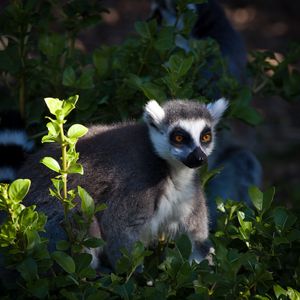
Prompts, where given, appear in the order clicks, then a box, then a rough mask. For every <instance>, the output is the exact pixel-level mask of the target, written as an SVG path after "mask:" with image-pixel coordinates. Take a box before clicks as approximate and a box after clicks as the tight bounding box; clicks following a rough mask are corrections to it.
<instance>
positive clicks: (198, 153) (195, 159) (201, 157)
mask: <svg viewBox="0 0 300 300" xmlns="http://www.w3.org/2000/svg"><path fill="white" fill-rule="evenodd" d="M206 161H207V156H206V154H205V153H204V152H203V151H202V150H201V149H200V147H196V148H195V149H194V150H193V152H191V153H190V154H189V155H188V157H187V158H186V160H185V161H184V162H183V163H184V164H185V165H186V166H187V167H189V168H198V167H200V166H201V165H203V164H204V163H205V162H206Z"/></svg>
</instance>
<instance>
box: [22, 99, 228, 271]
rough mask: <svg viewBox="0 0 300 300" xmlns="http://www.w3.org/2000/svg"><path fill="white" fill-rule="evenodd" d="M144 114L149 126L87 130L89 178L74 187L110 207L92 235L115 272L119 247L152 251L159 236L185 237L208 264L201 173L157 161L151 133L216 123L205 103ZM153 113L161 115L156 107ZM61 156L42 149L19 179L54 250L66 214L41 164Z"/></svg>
mask: <svg viewBox="0 0 300 300" xmlns="http://www.w3.org/2000/svg"><path fill="white" fill-rule="evenodd" d="M153 103H154V102H153ZM156 104H157V103H156ZM146 108H147V107H146ZM146 108H145V115H144V116H145V120H146V122H147V124H144V123H142V124H140V123H121V124H116V125H112V126H102V125H98V126H92V127H90V128H89V132H88V134H87V135H86V136H85V137H84V138H82V139H81V140H80V141H79V143H78V148H77V149H78V152H79V153H80V162H81V163H82V164H83V167H84V170H85V174H84V176H79V175H73V176H69V181H68V182H69V188H73V187H76V186H77V185H80V186H82V187H84V188H85V189H87V191H88V192H89V193H90V194H91V195H92V197H93V198H94V200H95V202H96V203H99V202H100V203H106V204H107V206H108V208H107V209H106V210H104V211H103V212H100V213H99V214H98V215H97V216H96V217H97V220H96V222H94V224H93V228H94V229H92V230H91V233H92V234H96V235H98V236H99V235H101V236H102V238H103V239H104V240H105V241H106V246H105V248H104V249H103V251H104V254H105V255H106V257H107V259H108V263H109V264H110V265H111V266H115V263H116V261H117V259H118V258H119V257H120V248H121V247H126V248H127V249H129V250H130V249H131V247H132V245H133V243H134V242H135V241H137V240H142V241H143V242H144V243H145V244H146V245H149V244H151V243H152V242H155V240H156V239H157V238H158V235H159V234H160V233H161V232H166V233H167V234H169V235H171V236H173V235H174V234H178V233H180V232H185V233H187V234H188V235H189V236H190V238H191V240H192V242H193V256H192V257H202V258H203V257H204V256H205V254H206V252H207V251H206V250H205V249H208V247H207V238H208V214H207V208H206V203H205V197H204V194H203V191H202V190H201V188H200V185H199V178H198V172H197V171H196V169H191V168H188V167H186V166H185V165H184V164H182V163H178V165H176V166H174V164H172V163H170V161H169V160H168V159H166V158H164V157H163V158H162V157H160V156H159V155H158V154H157V151H155V148H154V146H155V145H153V143H154V142H155V141H153V140H152V139H151V135H150V131H151V130H154V131H158V134H161V135H162V136H163V135H165V134H167V132H168V131H167V126H166V124H169V126H170V125H171V124H172V122H174V121H175V120H180V117H181V118H182V119H186V118H198V119H202V118H204V119H205V120H206V119H207V120H211V119H212V117H211V115H210V113H209V111H208V109H207V108H206V107H205V106H204V105H203V104H197V103H196V102H190V101H188V102H182V101H170V102H168V103H167V104H166V105H165V106H163V111H162V110H160V111H159V113H158V115H157V116H154V115H151V114H152V113H153V112H147V109H146ZM156 108H157V109H158V110H159V109H161V107H160V106H159V105H157V106H156ZM224 110H225V107H224ZM155 117H158V118H157V119H156V122H159V120H161V121H162V123H163V124H164V126H163V127H160V128H157V127H154V128H153V127H152V125H151V124H150V123H149V122H151V121H153V118H155ZM162 131H163V132H162ZM58 150H59V149H57V148H55V147H52V146H46V147H44V148H43V149H42V150H41V151H39V152H38V153H36V154H35V155H32V156H31V157H30V159H29V161H27V163H26V166H24V167H23V169H22V170H21V171H20V173H19V174H18V176H19V177H21V178H29V179H31V181H32V188H31V192H30V195H29V197H28V199H29V200H28V201H27V204H33V203H35V204H37V207H38V209H39V210H41V211H44V212H45V213H46V214H47V216H48V223H47V227H46V229H47V233H46V235H47V237H48V238H49V239H50V246H51V247H52V248H54V243H55V241H57V240H59V239H61V238H64V236H65V235H64V231H63V230H62V228H61V226H60V225H59V224H60V223H61V221H62V219H63V210H62V207H61V206H60V204H58V203H57V200H55V199H53V198H51V197H50V196H49V192H48V188H49V186H50V179H49V178H50V177H53V176H54V174H53V173H52V174H51V173H50V172H51V171H48V170H47V169H46V168H45V167H43V166H42V165H40V164H38V161H39V160H40V159H41V158H42V157H44V156H49V154H50V155H51V156H54V157H57V158H58V157H60V153H59V151H58ZM97 225H98V227H97ZM95 228H96V229H95ZM201 245H203V247H202V246H201ZM197 253H198V255H197ZM95 261H96V259H94V262H95Z"/></svg>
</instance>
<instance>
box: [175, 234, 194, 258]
mask: <svg viewBox="0 0 300 300" xmlns="http://www.w3.org/2000/svg"><path fill="white" fill-rule="evenodd" d="M176 247H177V249H178V250H179V252H180V253H181V255H182V257H183V258H184V259H189V257H190V255H191V253H192V243H191V241H190V239H189V237H188V236H187V235H185V234H183V235H181V236H180V237H179V238H178V239H177V240H176Z"/></svg>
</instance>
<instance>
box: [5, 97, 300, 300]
mask: <svg viewBox="0 0 300 300" xmlns="http://www.w3.org/2000/svg"><path fill="white" fill-rule="evenodd" d="M77 99H78V96H73V97H70V98H68V99H67V100H63V101H61V100H59V99H55V98H46V99H45V101H46V103H47V106H48V108H49V110H50V112H51V113H52V115H54V116H55V117H56V119H52V118H49V119H50V122H49V123H48V124H47V128H48V130H49V132H48V134H47V135H45V136H44V137H43V141H44V142H58V143H59V144H60V145H61V149H62V157H61V164H60V163H59V162H58V161H57V160H55V158H49V157H48V159H46V160H45V159H43V160H42V163H44V164H45V165H46V166H47V167H48V168H50V169H52V170H54V171H56V172H57V173H59V175H58V176H57V177H56V178H54V179H52V182H53V185H54V189H51V190H50V193H51V195H52V196H54V197H55V198H57V199H58V200H59V201H61V202H62V203H63V205H64V206H65V217H66V224H65V229H66V232H67V233H68V240H66V241H58V242H57V250H56V251H54V252H52V253H49V252H48V250H47V248H46V240H45V239H44V238H41V237H40V236H39V232H40V231H43V230H44V225H45V222H46V217H45V215H43V214H42V213H40V212H38V211H36V210H35V207H34V206H31V207H25V206H24V205H23V204H22V200H23V199H24V197H25V196H26V194H27V192H28V190H29V187H30V181H29V180H27V179H18V180H16V181H14V182H13V183H12V184H10V185H8V184H1V185H0V210H1V211H3V212H5V213H6V219H5V221H4V222H3V223H2V225H1V230H0V245H1V247H0V253H1V255H3V258H4V259H3V261H2V263H1V268H2V269H0V270H1V273H0V275H1V276H0V277H1V278H2V279H3V278H6V280H5V281H2V283H1V284H2V287H1V288H2V289H1V291H2V293H3V296H4V299H10V298H11V297H12V295H14V297H17V299H29V298H30V299H32V298H37V299H89V300H91V299H199V298H201V299H208V298H213V299H227V298H232V299H291V300H294V299H299V296H300V293H299V291H297V287H298V286H299V278H300V259H299V255H298V253H299V251H300V226H299V222H297V221H298V220H297V217H296V216H295V215H294V214H293V213H292V212H290V211H288V210H287V209H286V208H283V207H278V206H277V207H274V206H273V198H274V192H275V191H274V188H270V189H268V190H267V191H266V192H264V193H262V192H261V191H260V190H259V189H258V188H256V187H252V188H250V190H249V195H250V197H251V199H252V203H253V207H252V208H249V207H247V206H246V205H245V204H244V203H239V202H233V201H231V200H228V201H226V202H225V203H224V202H223V201H222V200H221V199H219V200H218V209H219V211H220V216H219V219H218V227H217V230H216V232H215V233H214V234H213V235H212V236H211V240H212V241H213V244H214V248H215V255H214V256H213V265H209V263H208V261H207V260H204V261H203V262H201V263H200V264H197V263H196V262H194V261H193V262H189V256H190V254H191V250H192V246H191V242H190V240H189V238H188V237H187V236H185V235H183V236H180V237H178V238H177V240H176V241H175V243H173V242H172V243H169V244H166V243H162V242H161V243H159V244H158V246H157V248H156V249H151V250H149V249H145V248H144V246H143V244H142V243H141V242H138V243H136V244H135V245H134V247H133V250H132V252H131V253H129V252H128V251H127V250H126V249H123V250H122V254H123V255H122V257H121V258H120V260H119V261H118V263H117V266H116V270H115V273H114V272H111V273H102V272H99V271H96V270H93V269H92V268H91V266H90V264H91V261H92V256H91V255H90V254H88V253H85V252H84V251H83V250H84V247H87V248H90V247H92V248H94V247H99V246H103V242H102V241H101V240H97V239H95V238H89V237H88V235H87V229H88V226H89V224H90V222H91V220H92V218H93V217H94V214H95V212H96V211H98V210H101V209H103V206H98V207H97V206H96V207H95V205H94V202H93V199H92V198H91V197H90V196H89V194H88V193H87V192H86V191H85V190H84V189H83V188H81V187H78V191H77V193H78V195H79V197H80V199H81V214H80V215H78V214H76V213H73V214H70V212H72V211H73V210H74V206H75V205H76V202H73V200H74V198H75V195H76V194H77V193H76V191H75V190H71V191H68V189H67V183H66V181H65V179H64V177H63V176H64V175H66V176H67V175H70V174H72V173H79V174H81V173H82V172H83V170H82V168H80V167H79V166H78V163H77V159H78V158H79V154H78V153H77V152H76V150H75V144H76V142H77V140H78V138H79V137H81V136H83V135H84V134H85V133H86V128H85V127H83V126H82V125H79V124H76V125H73V126H71V127H70V128H69V130H68V133H67V135H65V133H64V129H63V127H62V125H63V124H65V122H66V120H65V116H66V115H68V114H69V113H70V111H71V110H72V109H73V108H74V107H75V105H76V102H77ZM64 147H65V148H66V149H65V150H64ZM64 151H65V154H64ZM74 165H76V166H77V167H76V168H75V169H76V170H80V172H77V171H76V172H73V169H74ZM62 166H63V167H62ZM72 176H78V175H72ZM62 191H63V192H62ZM65 191H66V193H65ZM70 219H73V220H74V221H75V224H77V227H78V228H79V231H78V232H77V234H76V237H75V236H74V235H72V232H71V230H70V227H68V226H70V224H68V221H69V220H70ZM82 225H84V226H82ZM78 237H79V238H78ZM4 267H5V268H6V270H7V271H5V270H4V269H3V268H4ZM8 270H11V272H13V271H12V270H15V271H14V272H15V274H13V275H14V280H7V278H10V276H12V274H11V273H10V272H8ZM5 272H6V273H5ZM3 274H5V275H3Z"/></svg>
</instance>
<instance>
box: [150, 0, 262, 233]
mask: <svg viewBox="0 0 300 300" xmlns="http://www.w3.org/2000/svg"><path fill="white" fill-rule="evenodd" d="M188 8H189V9H191V10H193V11H195V12H196V14H197V20H196V23H195V25H194V27H193V29H192V32H191V34H190V39H206V38H212V39H214V40H215V41H216V42H217V43H218V45H219V47H220V51H221V53H222V56H223V58H224V59H225V60H226V61H227V63H228V69H229V72H230V73H231V75H232V76H234V77H235V78H236V79H237V80H238V81H239V82H240V83H246V81H247V78H246V63H247V52H246V49H245V45H244V42H243V40H242V38H241V36H240V35H239V33H238V32H237V31H236V30H235V29H234V28H233V27H232V25H231V23H230V21H229V20H228V19H227V17H226V15H225V12H224V10H223V8H222V7H221V5H220V4H219V2H218V1H217V0H208V1H207V2H206V3H203V4H188ZM151 14H152V16H151V17H152V18H156V19H157V20H158V23H162V22H165V23H166V24H168V25H175V24H177V26H179V27H180V26H182V24H181V20H179V22H178V20H177V22H176V1H174V0H153V1H152V13H151ZM188 42H189V41H188V40H186V39H184V38H183V37H181V36H177V38H176V44H177V46H178V47H181V48H183V49H184V50H185V51H186V52H188V51H189V44H188ZM204 76H210V74H209V73H207V74H204ZM212 84H214V83H213V82H212ZM215 97H220V95H219V94H218V92H216V95H215ZM208 166H209V169H215V168H221V172H220V174H217V175H216V176H215V177H214V178H213V179H211V180H210V181H209V183H208V186H207V188H206V194H207V197H208V206H209V213H210V220H211V221H210V228H211V229H214V228H215V226H216V220H217V208H216V202H215V200H216V198H217V197H221V198H222V199H223V200H225V201H226V200H227V199H232V200H236V201H244V202H246V203H247V204H248V205H251V201H250V198H249V195H248V188H249V186H251V185H256V186H260V185H261V181H262V168H261V165H260V163H259V161H258V160H257V158H256V157H255V155H254V154H253V153H252V152H251V151H250V150H249V149H245V148H244V147H241V146H240V145H239V142H238V141H237V140H236V139H235V138H234V137H233V136H232V135H229V134H228V132H224V130H223V131H222V132H220V133H219V137H218V146H217V147H216V151H214V153H213V155H211V156H210V158H209V160H208Z"/></svg>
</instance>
